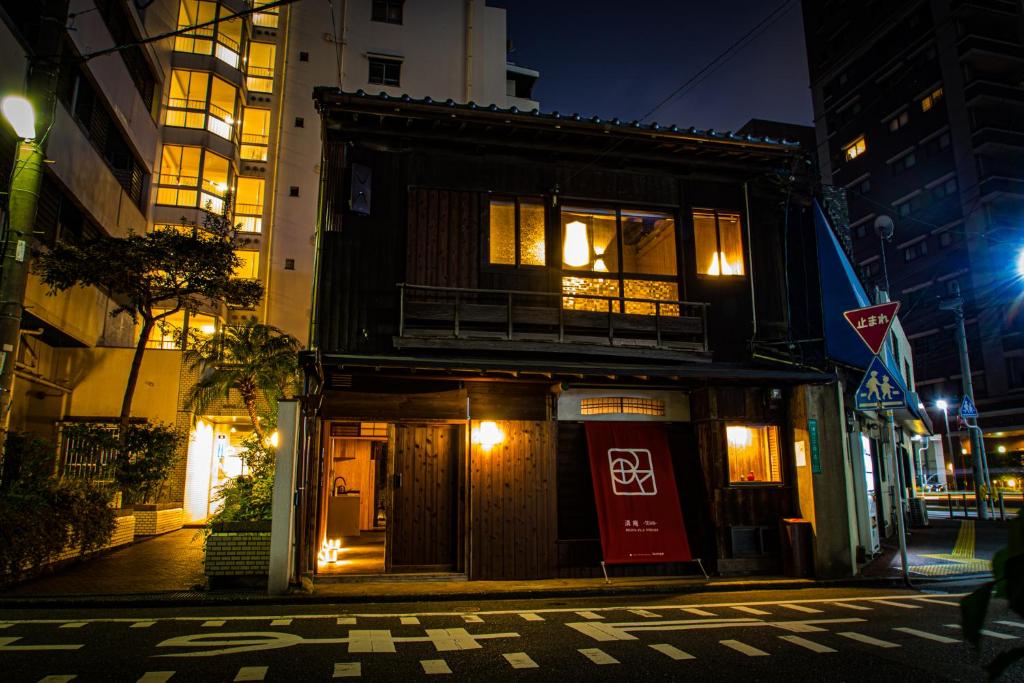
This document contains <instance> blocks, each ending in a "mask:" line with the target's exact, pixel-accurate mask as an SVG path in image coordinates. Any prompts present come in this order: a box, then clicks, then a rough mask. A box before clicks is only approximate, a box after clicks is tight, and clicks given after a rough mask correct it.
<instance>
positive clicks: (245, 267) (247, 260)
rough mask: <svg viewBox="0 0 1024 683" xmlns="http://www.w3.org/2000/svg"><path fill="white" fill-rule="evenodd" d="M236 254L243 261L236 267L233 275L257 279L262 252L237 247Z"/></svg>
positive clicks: (243, 278)
mask: <svg viewBox="0 0 1024 683" xmlns="http://www.w3.org/2000/svg"><path fill="white" fill-rule="evenodd" d="M235 256H237V257H238V258H239V260H240V261H241V263H240V264H239V265H238V267H237V268H235V272H234V274H233V275H232V277H236V278H239V279H242V280H255V279H256V278H258V277H259V275H260V252H258V251H245V250H242V249H237V250H235Z"/></svg>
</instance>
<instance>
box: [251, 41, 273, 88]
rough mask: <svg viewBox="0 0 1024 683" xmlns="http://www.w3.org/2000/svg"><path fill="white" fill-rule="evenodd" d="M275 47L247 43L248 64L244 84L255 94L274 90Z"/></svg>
mask: <svg viewBox="0 0 1024 683" xmlns="http://www.w3.org/2000/svg"><path fill="white" fill-rule="evenodd" d="M276 50H277V48H276V46H275V45H272V44H270V43H249V62H248V65H247V66H246V69H245V73H246V84H247V85H248V86H249V90H252V91H255V92H272V91H273V90H274V55H275V54H276Z"/></svg>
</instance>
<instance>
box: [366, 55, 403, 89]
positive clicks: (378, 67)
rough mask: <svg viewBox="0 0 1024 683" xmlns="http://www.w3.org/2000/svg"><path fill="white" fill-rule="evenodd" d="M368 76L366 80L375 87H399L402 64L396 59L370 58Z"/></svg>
mask: <svg viewBox="0 0 1024 683" xmlns="http://www.w3.org/2000/svg"><path fill="white" fill-rule="evenodd" d="M369 62H370V75H369V77H368V78H367V80H368V81H369V82H370V83H374V84H377V85H395V86H397V85H399V82H400V81H401V77H402V62H401V61H399V60H397V59H381V58H380V57H370V58H369Z"/></svg>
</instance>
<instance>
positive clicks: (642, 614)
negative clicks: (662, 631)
mask: <svg viewBox="0 0 1024 683" xmlns="http://www.w3.org/2000/svg"><path fill="white" fill-rule="evenodd" d="M628 611H629V612H631V613H633V614H635V615H637V616H638V617H646V618H647V619H661V615H660V614H656V613H654V612H652V611H650V610H647V609H631V610H628Z"/></svg>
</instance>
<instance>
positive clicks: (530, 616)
mask: <svg viewBox="0 0 1024 683" xmlns="http://www.w3.org/2000/svg"><path fill="white" fill-rule="evenodd" d="M519 616H521V617H522V618H523V619H525V620H526V621H544V617H542V616H541V615H539V614H534V613H533V612H521V613H520V614H519Z"/></svg>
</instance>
